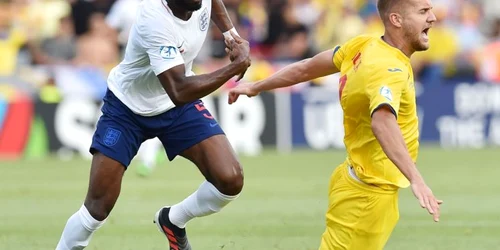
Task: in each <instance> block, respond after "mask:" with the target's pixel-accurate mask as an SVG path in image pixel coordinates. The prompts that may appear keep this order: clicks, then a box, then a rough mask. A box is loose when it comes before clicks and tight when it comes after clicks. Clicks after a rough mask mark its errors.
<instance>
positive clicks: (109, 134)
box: [103, 128, 122, 146]
mask: <svg viewBox="0 0 500 250" xmlns="http://www.w3.org/2000/svg"><path fill="white" fill-rule="evenodd" d="M121 134H122V132H120V131H119V130H116V129H114V128H108V129H107V130H106V134H105V135H104V140H103V142H104V144H106V146H114V145H115V144H116V143H117V142H118V139H120V135H121Z"/></svg>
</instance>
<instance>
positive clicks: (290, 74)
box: [228, 50, 339, 104]
mask: <svg viewBox="0 0 500 250" xmlns="http://www.w3.org/2000/svg"><path fill="white" fill-rule="evenodd" d="M333 53H334V52H333V50H327V51H323V52H321V53H319V54H317V55H315V56H314V57H312V58H307V59H304V60H301V61H298V62H295V63H292V64H290V65H288V66H286V67H284V68H283V69H281V70H279V71H278V72H276V73H274V74H273V75H271V76H270V77H268V78H266V79H264V80H262V81H259V82H256V83H242V84H239V85H238V86H236V87H234V88H233V89H231V90H230V91H229V100H228V101H229V104H232V103H234V102H236V100H237V99H238V97H239V96H240V95H246V96H249V97H250V96H255V95H258V94H259V93H260V92H262V91H267V90H272V89H277V88H283V87H288V86H292V85H295V84H297V83H301V82H305V81H310V80H313V79H316V78H318V77H323V76H326V75H330V74H334V73H337V72H339V69H337V67H336V66H335V64H334V63H333V61H332V59H333Z"/></svg>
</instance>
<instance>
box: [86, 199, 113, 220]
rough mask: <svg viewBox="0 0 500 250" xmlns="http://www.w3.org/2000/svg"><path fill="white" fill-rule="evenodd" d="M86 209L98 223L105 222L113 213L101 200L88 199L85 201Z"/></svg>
mask: <svg viewBox="0 0 500 250" xmlns="http://www.w3.org/2000/svg"><path fill="white" fill-rule="evenodd" d="M85 207H87V210H88V211H89V214H90V215H91V216H92V217H93V218H94V219H96V220H98V221H103V220H105V219H106V218H108V216H109V213H110V212H111V211H109V209H107V208H106V206H105V205H104V203H103V202H102V201H99V200H92V199H87V200H85Z"/></svg>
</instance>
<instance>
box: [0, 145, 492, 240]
mask: <svg viewBox="0 0 500 250" xmlns="http://www.w3.org/2000/svg"><path fill="white" fill-rule="evenodd" d="M498 152H499V151H498V149H483V150H456V151H446V150H442V149H439V148H435V147H424V148H422V150H421V154H420V158H419V168H420V169H421V171H422V173H423V175H424V177H425V178H426V180H427V182H428V184H429V185H430V186H431V188H432V189H433V191H434V193H435V194H436V195H437V197H438V198H440V199H443V200H444V202H445V203H444V204H443V206H442V216H441V221H440V222H439V223H434V222H433V221H432V218H431V216H430V215H428V214H427V213H426V212H425V211H424V210H423V209H421V208H420V207H419V205H418V203H417V201H416V200H415V199H414V198H413V196H412V194H411V191H410V190H409V189H405V190H401V192H400V211H401V217H400V221H399V223H398V225H397V227H396V229H395V231H394V233H393V235H392V237H391V239H390V240H389V243H388V244H387V247H386V249H387V250H400V249H404V250H447V249H450V250H495V249H500V181H498V180H499V178H500V157H499V156H498V155H497V154H498ZM344 157H345V154H344V152H342V151H322V152H317V151H316V152H315V151H309V150H299V151H295V152H294V153H293V154H278V153H276V152H274V151H266V152H265V153H264V154H263V155H261V156H259V157H255V158H247V157H242V158H241V161H242V163H243V166H244V170H245V187H244V191H243V193H242V195H241V197H240V198H239V199H238V200H236V201H235V202H233V203H232V204H230V205H229V206H228V207H226V208H225V209H224V210H223V211H222V212H221V213H219V214H216V215H211V216H208V217H204V218H197V219H195V220H193V221H191V222H190V223H189V224H188V227H187V230H188V235H189V237H190V241H191V243H192V245H193V248H194V249H196V250H219V249H224V250H231V249H234V250H244V249H246V250H255V249H259V250H275V249H282V250H313V249H314V250H315V249H317V247H318V244H319V241H320V237H321V233H322V232H323V230H324V212H325V210H326V204H327V191H328V190H327V185H328V180H329V177H330V174H331V172H332V170H333V169H334V168H335V167H336V166H337V165H338V164H339V163H341V162H342V160H343V159H344ZM89 164H90V163H89V161H85V160H71V161H60V160H56V159H45V160H24V161H10V162H6V161H2V162H0V249H2V250H32V249H33V250H42V249H54V248H55V245H56V244H57V241H58V239H59V236H60V234H61V231H62V229H63V227H64V224H65V223H66V220H67V218H68V217H69V216H70V215H71V214H72V213H73V212H75V211H76V210H77V209H78V208H79V206H80V205H81V202H82V201H83V198H84V195H85V192H86V189H87V183H88V172H89ZM135 164H137V163H136V162H135ZM134 166H135V165H134V163H133V165H132V166H131V169H129V171H128V172H127V173H126V176H125V179H124V185H123V188H122V194H121V197H120V198H119V199H118V203H117V205H116V206H115V209H114V210H113V212H112V214H111V216H110V217H109V219H108V222H107V223H106V224H105V226H104V227H102V228H101V229H100V230H99V231H97V233H96V234H95V235H94V237H93V240H92V242H91V244H90V245H89V247H88V248H87V249H94V250H97V249H99V250H114V249H116V250H118V249H120V250H126V249H133V250H143V249H145V250H154V249H167V248H168V245H167V242H166V240H165V239H164V237H163V235H161V234H160V233H159V232H158V231H157V228H156V226H155V225H154V224H153V223H152V219H153V215H154V214H155V212H156V211H157V210H158V209H159V208H160V207H161V206H164V205H168V204H173V203H175V202H177V201H179V200H181V199H182V198H184V197H186V196H187V195H189V194H190V193H191V192H193V191H194V190H195V189H196V188H197V187H198V185H199V184H200V182H201V180H202V177H201V175H200V174H199V173H198V171H197V169H196V168H195V167H194V166H193V165H192V164H191V163H189V162H187V161H186V160H183V159H178V160H177V159H176V160H175V161H174V162H172V163H168V162H165V163H163V164H162V165H161V166H160V167H159V168H157V169H156V171H155V172H154V175H152V176H150V177H148V178H141V177H138V176H137V175H136V173H135V169H132V168H134Z"/></svg>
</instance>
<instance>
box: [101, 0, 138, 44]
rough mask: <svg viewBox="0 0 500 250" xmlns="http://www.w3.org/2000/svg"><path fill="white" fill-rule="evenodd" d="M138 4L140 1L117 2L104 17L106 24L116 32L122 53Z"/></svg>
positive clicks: (118, 0) (119, 0) (122, 0)
mask: <svg viewBox="0 0 500 250" xmlns="http://www.w3.org/2000/svg"><path fill="white" fill-rule="evenodd" d="M140 2H141V0H117V1H116V2H115V3H114V4H113V5H112V6H111V10H110V11H109V13H108V15H107V16H106V23H107V24H108V25H109V26H110V27H111V28H113V29H115V31H116V32H118V43H119V45H120V50H122V51H123V50H124V48H125V46H126V45H127V41H128V34H129V32H130V28H132V24H133V23H134V20H135V17H136V11H137V7H138V6H139V3H140Z"/></svg>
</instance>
